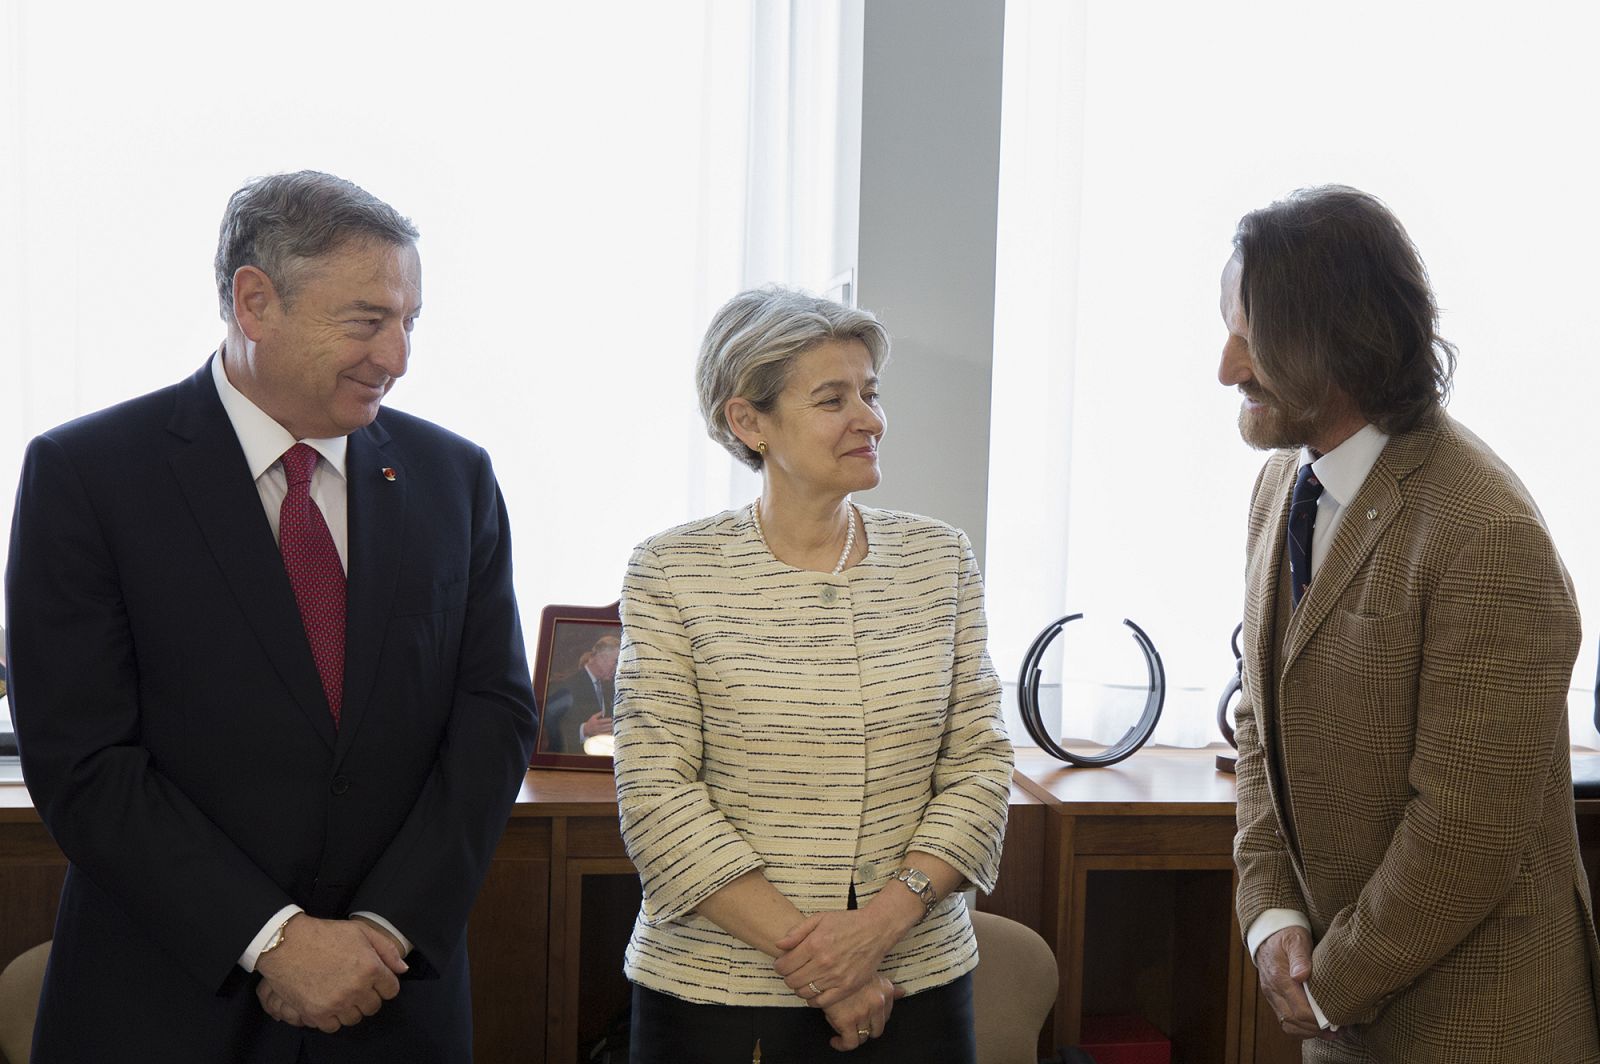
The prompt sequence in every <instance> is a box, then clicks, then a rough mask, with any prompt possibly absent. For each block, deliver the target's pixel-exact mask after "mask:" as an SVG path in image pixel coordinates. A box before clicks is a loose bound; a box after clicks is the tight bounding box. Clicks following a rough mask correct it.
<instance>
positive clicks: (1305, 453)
mask: <svg viewBox="0 0 1600 1064" xmlns="http://www.w3.org/2000/svg"><path fill="white" fill-rule="evenodd" d="M1388 442H1389V437H1388V436H1387V435H1386V434H1384V433H1383V432H1380V431H1379V430H1378V429H1377V427H1376V426H1373V425H1363V426H1362V427H1361V430H1360V431H1358V432H1357V433H1356V434H1355V435H1353V436H1351V437H1350V438H1349V439H1347V440H1345V441H1344V442H1343V443H1341V444H1339V446H1337V447H1335V448H1334V449H1333V450H1331V451H1329V452H1328V453H1327V454H1325V455H1322V456H1320V457H1318V456H1317V454H1316V453H1315V452H1314V451H1312V450H1311V449H1310V448H1309V447H1302V448H1301V449H1300V464H1301V465H1302V466H1304V465H1308V464H1309V465H1310V466H1311V471H1312V472H1313V473H1315V474H1316V477H1317V480H1319V481H1321V483H1322V495H1321V497H1320V498H1318V499H1317V522H1316V524H1315V526H1313V528H1312V530H1311V583H1312V586H1313V587H1314V586H1316V582H1317V573H1318V572H1320V571H1321V569H1322V563H1323V562H1325V561H1327V559H1328V549H1329V547H1330V546H1332V544H1333V536H1334V533H1335V532H1337V531H1338V530H1339V523H1340V522H1341V521H1342V520H1343V519H1344V514H1345V510H1346V509H1347V508H1348V506H1349V503H1350V500H1351V499H1353V498H1355V497H1356V492H1358V491H1360V490H1361V485H1362V484H1364V483H1366V480H1367V474H1368V473H1371V472H1372V467H1373V466H1374V465H1377V463H1378V455H1379V454H1381V453H1382V452H1383V447H1384V445H1385V444H1386V443H1388ZM1286 927H1303V928H1305V929H1306V930H1308V931H1309V930H1311V921H1310V920H1309V919H1308V918H1307V917H1306V914H1305V913H1303V912H1301V911H1300V910H1298V909H1268V910H1267V911H1266V912H1264V913H1262V914H1261V915H1260V916H1258V917H1256V919H1255V922H1254V923H1252V924H1251V925H1250V930H1249V932H1248V933H1247V934H1246V935H1245V945H1246V947H1247V948H1248V949H1249V950H1250V958H1251V960H1254V959H1255V955H1256V950H1257V948H1259V947H1260V945H1261V943H1263V942H1265V941H1266V940H1267V939H1269V938H1271V937H1272V936H1273V935H1275V934H1277V933H1278V932H1279V931H1282V930H1283V929H1284V928H1286ZM1306 1000H1307V1001H1309V1002H1311V1011H1312V1012H1313V1013H1314V1014H1315V1015H1316V1017H1317V1022H1318V1023H1319V1024H1321V1025H1322V1027H1323V1029H1324V1030H1329V1031H1336V1030H1338V1026H1337V1025H1336V1024H1331V1023H1329V1022H1328V1017H1326V1016H1324V1015H1323V1014H1322V1009H1321V1008H1320V1007H1319V1006H1318V1005H1317V1002H1316V999H1315V998H1313V997H1312V996H1311V988H1310V986H1307V987H1306Z"/></svg>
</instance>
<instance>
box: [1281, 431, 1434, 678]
mask: <svg viewBox="0 0 1600 1064" xmlns="http://www.w3.org/2000/svg"><path fill="white" fill-rule="evenodd" d="M1436 424H1437V423H1436V421H1435V420H1434V419H1433V418H1430V419H1428V420H1427V421H1425V422H1424V423H1423V425H1421V426H1419V427H1418V428H1416V429H1413V430H1412V431H1411V432H1408V433H1404V434H1403V435H1400V436H1396V437H1394V438H1393V439H1391V440H1390V441H1389V442H1388V444H1386V445H1385V446H1384V449H1383V452H1382V453H1381V454H1380V455H1379V456H1378V461H1377V462H1376V463H1375V464H1374V465H1373V467H1372V472H1371V473H1369V474H1368V475H1367V479H1366V481H1365V482H1364V483H1363V484H1362V485H1361V489H1360V490H1359V491H1357V492H1356V495H1355V498H1353V499H1351V500H1350V502H1349V503H1348V504H1347V505H1346V506H1345V510H1344V516H1343V518H1342V519H1341V520H1340V521H1339V528H1338V531H1336V532H1335V533H1334V539H1333V543H1332V545H1331V546H1330V547H1329V549H1328V556H1327V559H1326V560H1325V561H1324V562H1323V567H1322V570H1321V571H1320V572H1317V573H1314V574H1313V576H1312V580H1311V590H1309V591H1308V592H1306V594H1305V597H1304V598H1302V599H1301V600H1300V608H1299V609H1297V610H1295V612H1294V616H1293V617H1291V618H1290V620H1289V635H1288V640H1287V645H1286V646H1285V647H1284V654H1283V667H1282V669H1281V670H1280V671H1281V672H1282V673H1283V674H1287V672H1288V670H1289V669H1290V668H1292V667H1293V666H1294V662H1295V659H1296V658H1297V657H1298V656H1299V654H1300V652H1301V651H1302V650H1304V649H1305V647H1306V644H1307V643H1309V642H1310V641H1311V637H1312V636H1313V635H1315V634H1316V631H1317V629H1318V628H1319V627H1321V625H1322V622H1324V621H1326V620H1327V619H1328V617H1329V616H1330V615H1332V613H1333V609H1334V603H1336V602H1338V601H1339V598H1340V596H1341V595H1343V594H1344V591H1345V589H1346V588H1348V587H1349V586H1350V584H1351V582H1352V581H1353V580H1354V579H1355V577H1356V574H1357V573H1359V572H1360V571H1361V567H1362V566H1363V565H1364V564H1365V563H1366V560H1367V558H1368V557H1369V556H1371V554H1372V551H1373V549H1374V548H1375V547H1376V546H1377V545H1378V543H1379V542H1380V541H1381V540H1382V539H1383V537H1384V535H1385V533H1386V532H1387V531H1388V530H1389V528H1390V526H1391V525H1393V524H1394V522H1395V521H1396V520H1398V519H1399V517H1400V512H1401V508H1402V507H1403V506H1404V505H1405V498H1404V496H1403V495H1402V494H1401V489H1400V485H1401V482H1402V481H1403V480H1404V479H1405V478H1406V477H1407V476H1409V475H1410V474H1411V471H1412V470H1414V469H1416V468H1417V466H1418V465H1420V464H1421V463H1422V460H1423V459H1424V458H1426V457H1427V455H1428V452H1429V451H1431V450H1432V449H1433V445H1434V443H1435V441H1436V440H1437V439H1438V430H1437V427H1436Z"/></svg>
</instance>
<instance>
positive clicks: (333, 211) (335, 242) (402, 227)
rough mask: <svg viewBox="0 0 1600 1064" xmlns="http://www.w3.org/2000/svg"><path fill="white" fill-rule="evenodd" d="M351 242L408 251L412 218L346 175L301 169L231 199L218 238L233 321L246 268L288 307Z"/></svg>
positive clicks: (225, 311)
mask: <svg viewBox="0 0 1600 1064" xmlns="http://www.w3.org/2000/svg"><path fill="white" fill-rule="evenodd" d="M352 240H357V241H359V240H376V241H380V242H382V243H387V244H393V245H395V246H397V247H409V246H411V245H412V244H414V243H415V242H416V240H417V228H416V226H414V225H412V224H411V220H410V219H409V218H406V217H405V216H404V215H402V214H401V213H400V212H399V211H397V210H395V209H394V208H393V207H391V206H389V205H388V204H387V203H385V202H383V201H382V200H381V199H379V198H378V197H376V196H374V195H373V194H372V193H370V192H368V191H367V190H366V189H364V188H362V187H361V186H359V185H356V184H354V183H352V182H349V181H346V180H345V179H344V178H342V177H334V176H333V175H332V174H324V173H320V172H319V171H316V170H301V171H299V172H297V173H292V174H271V175H269V176H267V177H258V178H255V179H253V180H251V181H249V182H247V183H246V184H245V186H244V187H243V188H241V189H240V190H239V191H237V192H235V193H234V194H233V195H232V196H230V197H229V198H228V207H227V210H225V211H224V212H223V214H222V228H221V231H220V232H219V233H218V234H217V258H216V264H215V265H216V272H217V300H218V302H219V303H220V305H221V310H222V320H223V321H225V322H228V323H230V324H231V323H232V322H233V275H234V274H235V273H236V272H238V270H239V267H241V266H254V267H256V268H257V269H258V270H260V271H261V272H262V273H264V274H266V275H267V277H268V278H270V279H271V281H272V286H273V288H275V289H276V290H277V292H278V296H279V297H280V298H281V299H283V301H284V302H285V303H288V302H290V301H292V300H293V298H294V295H295V293H296V291H297V290H298V289H299V288H300V284H301V282H302V281H304V280H305V277H306V273H307V269H306V268H307V267H308V266H310V265H311V263H312V261H313V260H315V259H318V258H320V257H322V256H324V255H327V254H330V253H331V252H334V251H337V250H338V249H339V248H340V247H342V246H344V245H345V244H346V243H348V242H350V241H352Z"/></svg>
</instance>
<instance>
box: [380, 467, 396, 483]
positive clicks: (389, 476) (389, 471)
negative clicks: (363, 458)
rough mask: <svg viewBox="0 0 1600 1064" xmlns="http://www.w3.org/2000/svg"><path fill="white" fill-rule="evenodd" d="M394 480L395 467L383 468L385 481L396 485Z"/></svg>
mask: <svg viewBox="0 0 1600 1064" xmlns="http://www.w3.org/2000/svg"><path fill="white" fill-rule="evenodd" d="M394 478H395V471H394V466H384V467H383V479H384V480H387V481H389V482H390V483H391V484H392V483H394Z"/></svg>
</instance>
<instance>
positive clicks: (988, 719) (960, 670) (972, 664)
mask: <svg viewBox="0 0 1600 1064" xmlns="http://www.w3.org/2000/svg"><path fill="white" fill-rule="evenodd" d="M960 540H961V576H960V586H959V589H958V599H957V606H956V633H955V657H954V664H953V666H952V675H951V683H950V711H949V713H948V714H947V715H946V717H945V727H944V737H943V740H942V742H941V743H940V747H939V755H938V758H937V759H936V761H935V762H934V768H933V792H934V798H933V801H932V802H930V803H929V804H928V809H927V811H926V812H925V813H924V814H923V816H922V824H921V825H920V826H919V827H918V828H917V833H916V835H915V836H913V837H912V840H911V844H910V846H909V849H910V850H917V851H920V852H922V853H929V854H933V855H934V856H936V857H938V858H940V859H942V860H944V861H945V862H946V863H948V864H949V865H950V866H951V867H953V868H955V869H956V870H958V871H959V872H960V873H961V874H962V876H964V877H965V879H966V881H967V882H968V883H971V884H974V885H975V886H977V887H978V888H979V889H981V890H982V891H983V892H984V893H986V894H987V893H990V892H992V891H993V890H994V888H995V882H996V880H997V879H998V878H999V875H1000V847H1001V843H1002V842H1003V840H1004V839H1005V833H1006V814H1007V812H1008V810H1009V807H1010V802H1011V768H1012V761H1013V754H1012V750H1011V740H1010V738H1009V737H1008V736H1007V735H1006V728H1005V721H1004V719H1003V718H1002V717H1001V715H1000V677H999V676H998V675H996V674H995V671H994V666H993V665H992V664H990V662H989V652H988V649H987V646H988V629H987V624H986V622H985V620H984V615H983V578H982V577H981V576H979V575H978V562H977V559H976V558H975V557H974V556H973V553H972V544H971V543H970V542H968V540H967V537H966V535H965V533H962V534H961V535H960Z"/></svg>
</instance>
